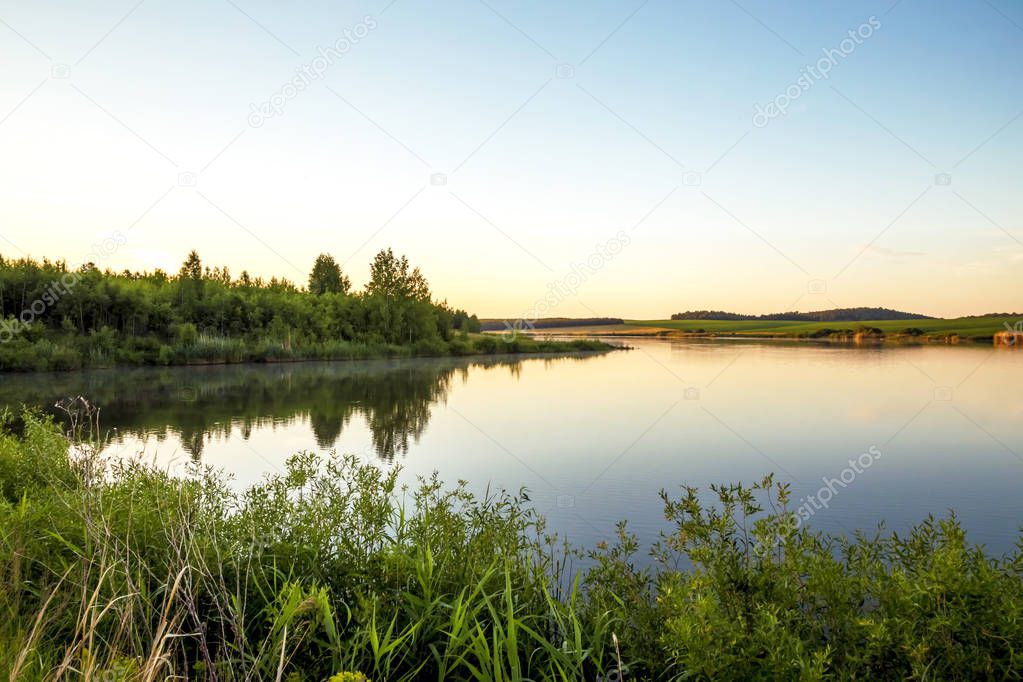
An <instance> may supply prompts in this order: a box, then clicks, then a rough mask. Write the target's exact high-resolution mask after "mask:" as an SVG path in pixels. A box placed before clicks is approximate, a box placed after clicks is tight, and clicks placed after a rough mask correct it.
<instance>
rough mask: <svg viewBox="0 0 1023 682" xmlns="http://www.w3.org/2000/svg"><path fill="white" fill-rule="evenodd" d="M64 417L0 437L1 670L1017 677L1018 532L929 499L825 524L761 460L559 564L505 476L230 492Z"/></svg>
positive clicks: (331, 475) (337, 473)
mask: <svg viewBox="0 0 1023 682" xmlns="http://www.w3.org/2000/svg"><path fill="white" fill-rule="evenodd" d="M76 423H77V424H79V426H80V425H81V424H83V422H81V421H79V422H76ZM85 423H87V422H85ZM78 432H79V436H78V437H74V438H72V439H71V441H74V442H73V443H72V442H70V441H69V440H68V439H67V438H66V437H65V436H64V435H63V434H61V433H60V432H59V431H58V429H57V428H56V427H55V426H54V424H53V423H51V422H50V421H48V420H45V419H42V418H40V417H38V416H35V415H32V414H28V415H25V417H24V428H23V430H22V433H21V435H19V436H15V435H13V434H10V433H5V434H3V435H0V492H2V500H0V563H2V564H3V565H2V571H0V580H2V583H0V609H2V615H3V619H2V621H0V668H2V670H3V672H5V673H7V674H8V675H9V676H10V678H11V679H56V678H61V677H64V678H66V677H76V676H84V677H86V678H92V679H103V680H122V679H123V680H135V679H139V680H151V679H164V678H166V677H168V676H178V677H180V678H183V679H219V680H234V679H294V680H317V681H321V680H327V679H331V680H338V681H340V680H346V681H347V680H353V681H354V680H364V679H369V680H402V679H404V680H415V679H476V680H498V679H499V680H516V679H526V678H530V679H565V680H576V679H580V680H582V679H585V680H594V679H621V678H624V679H637V680H638V679H664V680H674V679H692V678H695V679H722V678H734V679H757V678H760V679H778V678H782V679H791V678H803V679H824V678H839V679H848V678H854V677H856V678H878V679H906V678H916V679H955V678H960V679H965V678H976V677H981V678H1018V677H1019V676H1020V670H1021V662H1020V660H1019V655H1020V654H1019V652H1020V651H1021V650H1023V617H1021V616H1023V581H1021V575H1020V569H1021V567H1023V561H1021V556H1020V553H1019V551H1017V552H1016V553H1015V555H1014V556H1012V557H1009V558H1005V559H992V558H989V557H986V556H985V555H984V553H983V552H982V550H980V549H978V548H975V547H970V546H969V545H968V544H967V542H966V539H965V537H964V534H963V532H962V530H961V529H960V527H959V524H958V523H957V521H956V520H955V518H948V519H944V520H940V521H936V520H933V519H928V520H927V521H925V522H924V523H923V524H922V525H920V526H919V527H917V528H916V529H914V530H913V531H912V532H911V533H910V534H909V535H907V536H906V537H899V536H896V535H882V534H878V535H877V536H874V537H865V536H857V537H854V538H851V539H834V538H828V537H825V536H822V535H820V534H817V533H813V532H811V531H809V530H807V529H805V528H796V527H795V523H794V516H793V515H792V514H791V513H790V512H788V511H787V510H786V502H787V490H786V489H785V487H784V486H779V485H776V484H774V483H773V482H772V481H771V479H770V477H768V478H766V479H765V480H763V481H761V482H759V483H757V484H755V485H753V486H749V487H745V486H739V485H736V486H726V487H719V488H715V489H714V491H715V493H716V499H715V501H714V503H713V504H707V503H705V502H704V501H701V498H700V497H698V495H697V491H696V490H695V489H685V490H684V491H683V494H682V495H681V496H680V497H679V498H677V499H676V498H674V497H672V496H669V495H667V494H664V495H663V496H664V505H665V515H666V518H667V520H668V521H669V522H670V525H671V528H672V530H671V532H670V533H666V534H665V536H664V538H663V539H662V541H661V543H660V544H659V545H658V546H657V547H655V548H654V550H653V552H652V561H642V562H641V561H639V560H638V559H637V556H638V554H639V547H638V543H637V541H636V539H635V537H633V536H632V535H630V534H629V532H628V531H627V528H626V526H625V524H624V523H623V524H622V525H621V526H620V527H619V532H618V538H617V540H616V541H615V542H614V543H610V544H606V545H602V546H599V547H597V548H596V549H594V550H593V551H591V552H589V553H588V555H589V560H588V562H587V564H588V565H589V566H590V568H589V569H588V570H587V571H586V572H585V574H583V575H572V574H569V572H568V571H567V570H566V567H567V565H568V559H569V557H570V556H572V555H573V554H576V552H574V551H572V550H567V549H566V548H565V547H564V546H562V545H561V544H559V543H558V542H557V541H556V540H555V539H554V538H552V537H550V536H549V535H548V534H547V533H546V532H545V530H544V525H543V520H542V519H541V518H539V517H538V516H537V515H536V514H535V513H534V512H533V511H532V510H531V509H530V508H529V506H528V505H527V503H526V500H525V496H524V495H522V494H519V495H510V494H504V493H502V494H497V495H487V496H484V497H482V498H480V497H476V496H474V495H472V494H470V493H469V492H467V490H466V489H465V486H464V485H459V486H456V487H454V488H445V487H444V486H443V485H442V484H441V483H440V482H439V481H437V480H436V478H431V479H426V480H421V481H420V482H419V484H418V485H417V486H416V487H415V488H414V489H403V488H399V487H398V485H397V483H396V472H394V471H381V470H380V469H379V468H377V467H375V466H372V465H367V464H362V463H360V462H359V461H357V460H356V459H355V458H353V457H341V456H336V457H334V456H332V457H326V458H323V457H319V456H316V455H313V454H309V453H302V454H299V455H296V456H294V457H292V458H291V459H290V460H289V462H288V465H287V469H286V471H284V472H282V473H278V474H271V475H269V476H267V477H266V479H265V480H264V481H263V482H261V483H260V484H258V485H256V486H253V487H252V488H250V489H248V490H246V491H244V492H242V493H238V492H235V491H234V490H233V489H232V488H231V487H230V486H229V485H228V481H226V480H225V479H224V478H223V477H222V476H221V475H220V474H218V473H217V472H214V471H212V470H210V469H208V468H196V469H195V470H194V471H193V472H191V475H190V476H189V477H187V478H183V479H182V478H174V477H171V476H169V475H167V474H166V473H165V472H162V471H159V470H157V469H154V468H152V467H150V466H146V465H143V464H140V463H137V462H113V461H103V460H101V459H100V458H99V457H98V456H97V455H96V454H95V448H94V447H92V446H90V445H89V444H88V442H87V441H88V439H87V438H85V439H82V438H81V437H80V436H81V434H82V433H83V432H87V430H85V429H83V428H78ZM69 446H70V447H69ZM762 507H764V508H762ZM680 562H681V563H680ZM680 565H685V566H687V568H686V569H684V570H682V569H680V568H678V566H680Z"/></svg>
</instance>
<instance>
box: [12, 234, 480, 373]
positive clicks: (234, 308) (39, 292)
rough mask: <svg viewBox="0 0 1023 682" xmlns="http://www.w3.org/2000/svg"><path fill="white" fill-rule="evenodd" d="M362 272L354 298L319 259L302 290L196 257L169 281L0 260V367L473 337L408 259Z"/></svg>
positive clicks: (470, 320) (158, 275)
mask: <svg viewBox="0 0 1023 682" xmlns="http://www.w3.org/2000/svg"><path fill="white" fill-rule="evenodd" d="M370 273H371V275H370V280H369V282H367V284H366V286H365V287H364V288H363V289H362V290H361V291H356V290H353V289H352V286H351V281H350V279H349V277H348V276H347V275H346V274H345V273H344V272H343V271H342V269H341V267H340V266H339V265H338V263H337V261H335V260H334V258H333V257H331V256H330V255H327V254H322V255H320V256H319V257H318V258H317V259H316V262H315V264H314V265H313V268H312V271H311V272H310V275H309V280H308V286H307V287H305V288H300V287H299V286H297V285H296V284H294V283H292V282H290V281H288V280H286V279H278V278H276V277H274V278H271V279H270V280H268V281H267V280H263V279H262V278H259V277H252V276H250V275H249V274H248V273H247V272H242V273H241V275H240V276H239V277H232V275H231V273H230V272H229V270H228V268H226V267H212V268H211V267H209V266H206V265H205V264H204V263H203V262H202V260H201V259H200V257H199V254H198V252H196V251H192V252H191V253H189V254H188V257H187V258H186V259H185V261H184V263H183V264H182V266H181V269H180V270H179V271H178V273H177V274H176V275H170V274H168V273H166V272H163V271H161V270H155V271H152V272H142V273H139V272H130V271H127V270H126V271H123V272H120V273H116V272H112V271H110V270H105V271H101V270H99V269H98V268H96V267H95V266H93V265H92V264H91V263H89V264H86V265H83V266H82V267H81V268H77V269H69V267H68V265H67V263H66V262H64V261H57V262H51V261H49V260H45V259H44V260H42V261H41V262H37V261H35V260H32V259H29V258H21V259H17V260H6V259H4V258H3V257H2V256H0V369H41V368H42V369H67V368H74V367H75V366H91V365H96V364H103V363H102V362H96V361H95V360H96V358H97V356H104V355H108V356H112V357H113V356H121V357H120V361H121V362H127V363H128V364H143V363H145V362H149V361H151V360H152V361H154V362H160V364H173V363H175V362H176V361H177V360H180V359H181V358H178V357H176V355H178V354H179V352H180V351H181V350H182V349H183V348H195V347H198V346H202V345H203V344H205V345H206V346H210V347H211V348H212V347H214V346H215V347H217V348H222V349H230V348H232V347H235V346H237V347H239V348H242V347H251V346H255V345H259V346H261V347H265V348H267V349H271V350H274V351H275V352H279V353H284V354H287V353H289V352H292V351H294V350H295V349H298V348H302V347H306V348H308V347H311V346H315V345H317V344H320V345H322V344H339V343H341V344H362V345H367V346H381V345H397V346H414V345H416V344H419V345H427V346H429V345H430V344H443V343H445V342H448V341H451V340H452V339H453V338H454V337H455V336H457V335H458V334H460V333H470V332H478V331H479V329H480V324H479V320H478V318H477V317H476V316H475V315H470V314H468V313H467V312H466V311H464V310H456V309H453V308H451V307H450V306H448V305H447V303H446V302H438V301H435V300H434V299H433V295H432V293H431V291H430V286H429V283H428V282H427V280H426V278H425V277H424V276H423V274H422V272H421V271H420V270H419V268H416V267H412V266H411V265H410V263H409V261H408V259H407V258H406V257H405V256H397V255H395V254H394V252H393V251H392V250H391V249H386V250H382V251H380V252H379V253H377V254H376V256H375V257H374V258H373V261H372V263H371V265H370ZM40 354H44V355H45V356H46V360H47V362H46V363H44V364H45V365H46V366H40V365H39V362H37V361H38V360H39V357H37V356H39V355H40ZM161 356H162V357H161ZM210 359H213V358H210ZM90 360H91V361H90ZM114 364H117V363H114ZM22 365H26V366H22ZM64 365H67V366H66V367H65V366H64Z"/></svg>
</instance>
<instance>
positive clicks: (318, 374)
mask: <svg viewBox="0 0 1023 682" xmlns="http://www.w3.org/2000/svg"><path fill="white" fill-rule="evenodd" d="M629 343H630V344H631V345H632V346H633V349H632V350H628V351H616V352H613V353H608V354H597V355H588V356H583V357H567V358H565V357H561V358H546V357H545V358H538V357H528V356H515V357H495V358H485V359H484V358H469V359H464V358H463V359H415V360H400V361H366V362H341V363H296V364H279V365H250V366H216V367H181V368H140V369H118V370H103V371H91V372H80V373H69V374H36V375H6V376H3V377H2V384H0V404H6V405H12V406H16V405H18V404H19V403H22V402H26V403H29V404H33V405H38V406H43V407H46V408H49V407H51V406H52V405H53V403H54V402H55V401H56V400H57V399H59V398H61V397H67V396H75V395H83V396H86V397H88V398H89V399H90V400H92V401H93V402H94V403H96V404H98V405H99V406H100V407H101V408H102V413H101V423H102V427H103V428H104V429H108V430H110V432H111V437H112V440H111V443H110V445H109V446H108V447H107V449H106V451H107V453H109V454H114V455H135V454H142V455H143V456H144V457H147V458H151V459H154V460H155V461H157V462H158V463H160V465H161V466H165V467H170V468H172V469H173V470H175V471H183V470H184V465H185V464H186V463H187V462H189V461H191V460H201V461H202V462H204V463H207V464H211V465H214V466H216V467H221V468H223V469H225V470H226V471H228V472H230V473H231V474H232V475H233V476H234V477H235V479H236V481H237V484H238V485H246V484H248V483H251V482H253V481H255V480H258V478H259V477H260V476H262V475H263V474H264V473H266V472H268V471H274V470H279V469H281V468H282V466H283V463H284V461H285V460H286V459H287V457H288V455H289V454H291V453H294V452H296V451H299V450H303V449H309V450H320V451H330V450H332V449H336V450H338V451H343V452H352V453H356V454H358V455H359V456H360V457H362V458H365V459H366V460H371V461H375V462H378V463H379V464H380V465H381V466H390V465H392V464H400V465H401V466H402V467H404V472H403V477H404V478H405V479H406V480H413V479H414V477H416V476H420V475H428V474H429V473H430V472H432V471H437V472H439V473H440V476H441V478H442V479H443V480H445V481H448V482H452V483H453V482H455V481H456V480H458V479H464V480H466V481H468V482H469V485H470V488H471V489H473V490H476V491H484V490H485V489H486V488H487V486H488V485H489V486H490V487H491V488H492V489H494V488H502V487H503V488H507V489H509V490H513V491H518V490H519V489H520V488H521V487H526V488H527V489H528V491H529V495H530V498H531V500H532V502H533V504H534V505H535V506H536V508H537V509H538V510H539V511H541V512H542V513H543V514H545V515H546V517H547V518H548V521H549V525H550V526H551V528H552V529H554V530H557V531H559V532H561V533H563V534H566V535H567V536H568V537H569V538H570V539H571V540H572V541H573V542H574V543H576V544H578V545H582V546H591V545H592V544H593V543H595V542H596V541H597V540H599V539H602V538H606V537H608V536H609V535H610V534H611V532H612V531H613V529H614V524H615V522H616V521H618V520H619V519H623V518H627V519H629V522H630V527H631V528H632V529H633V530H634V531H636V532H638V533H639V534H640V535H641V537H642V538H643V539H644V540H645V541H651V540H654V539H656V536H657V533H658V532H659V531H660V530H661V528H662V527H663V523H662V518H661V504H660V500H659V499H658V496H657V493H658V491H659V490H661V489H662V488H664V489H668V490H669V491H677V490H678V486H679V485H681V484H689V485H696V486H700V487H705V486H707V485H708V484H710V483H727V482H734V481H740V480H741V481H744V482H750V481H753V480H755V479H759V478H761V477H762V476H763V475H764V474H765V473H767V472H772V471H773V472H774V473H775V474H776V476H777V478H778V479H779V480H781V481H784V482H788V483H790V484H791V486H792V490H793V502H794V504H793V506H794V507H802V508H803V509H804V511H805V516H806V517H807V518H809V519H810V520H809V523H810V524H811V525H812V526H813V527H816V528H820V529H823V530H827V531H831V532H836V533H848V532H851V531H852V530H854V529H857V528H862V529H867V530H871V529H873V528H874V527H875V526H876V524H877V523H878V521H880V520H882V519H884V520H886V521H887V527H888V528H890V529H892V530H897V531H902V530H904V529H906V528H907V527H909V526H910V525H912V524H913V523H915V522H918V521H920V520H922V519H923V518H924V517H926V516H927V515H928V514H935V515H943V514H945V513H946V512H947V510H949V509H954V510H955V511H956V513H957V514H958V516H959V517H960V519H961V521H962V522H963V524H964V526H965V527H966V528H967V530H968V532H969V538H970V539H971V540H972V541H974V542H977V543H983V544H985V545H986V546H988V547H989V548H990V549H992V550H994V551H996V552H999V553H1000V552H1004V551H1007V550H1009V549H1010V548H1011V547H1012V545H1013V544H1014V542H1015V539H1016V537H1017V530H1018V528H1019V527H1020V526H1021V525H1023V524H1021V522H1023V495H1020V490H1021V488H1023V444H1021V438H1020V437H1021V435H1023V394H1021V388H1023V352H1019V351H1018V350H1014V349H996V348H991V347H980V346H977V347H971V346H963V347H945V346H941V347H938V346H901V347H851V346H837V345H836V346H833V345H823V344H822V345H818V344H811V343H801V342H755V341H745V340H727V341H726V340H714V341H690V340H686V341H668V340H646V339H642V340H641V339H636V340H629ZM850 460H852V462H850ZM824 479H829V480H830V483H828V482H826V481H825V480H824ZM825 487H826V488H827V490H828V492H824V490H822V489H823V488H825ZM809 495H813V496H814V501H813V502H811V501H810V500H807V499H803V498H805V497H806V496H809ZM825 498H827V499H825ZM825 503H826V504H825Z"/></svg>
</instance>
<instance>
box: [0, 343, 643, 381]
mask: <svg viewBox="0 0 1023 682" xmlns="http://www.w3.org/2000/svg"><path fill="white" fill-rule="evenodd" d="M483 338H487V337H483ZM476 340H477V339H473V340H472V341H476ZM480 340H481V339H480ZM528 342H529V345H523V344H521V343H518V342H514V343H507V344H500V345H495V344H493V343H490V342H489V339H488V341H486V342H484V343H483V345H482V346H481V345H477V344H476V343H472V345H471V346H470V347H458V348H456V347H450V348H448V349H447V352H425V353H417V352H415V349H414V348H412V347H405V346H395V347H392V348H385V347H381V348H379V349H375V350H373V351H370V352H367V353H365V354H359V353H353V354H350V355H337V356H330V355H322V356H316V355H311V356H308V357H303V356H301V355H295V356H291V357H284V356H277V357H241V358H239V359H234V358H232V357H214V358H184V359H183V361H172V362H168V363H161V362H116V361H115V362H112V363H109V364H107V363H104V364H97V365H82V366H79V367H68V368H52V367H46V368H34V367H23V368H21V367H19V368H5V369H0V376H5V375H20V374H69V373H75V372H85V371H93V370H110V369H139V368H160V367H223V366H240V365H249V366H257V365H278V364H281V365H283V364H292V363H307V362H359V361H373V360H415V359H431V358H432V359H441V358H452V359H457V358H486V357H497V356H523V357H545V356H546V357H550V356H572V355H585V354H599V353H607V352H611V351H616V350H628V346H621V345H616V344H611V343H606V342H604V341H601V340H599V339H586V338H581V337H580V338H578V339H571V340H560V341H556V340H552V339H542V338H541V339H536V338H531V337H530V338H528Z"/></svg>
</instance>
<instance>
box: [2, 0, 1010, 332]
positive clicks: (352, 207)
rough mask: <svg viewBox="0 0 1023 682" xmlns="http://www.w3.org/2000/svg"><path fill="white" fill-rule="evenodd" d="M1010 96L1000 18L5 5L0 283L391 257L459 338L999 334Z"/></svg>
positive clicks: (556, 7) (525, 7) (360, 5)
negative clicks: (552, 330)
mask: <svg viewBox="0 0 1023 682" xmlns="http://www.w3.org/2000/svg"><path fill="white" fill-rule="evenodd" d="M1021 74H1023V6H1021V5H1020V4H1019V3H1013V2H1010V1H1009V0H976V1H973V0H962V1H957V2H950V1H943V0H938V1H936V2H925V1H924V0H897V1H896V0H886V1H885V2H869V1H868V2H856V3H849V2H838V1H830V2H792V3H776V2H770V1H767V0H736V1H734V2H733V1H730V0H729V1H726V0H721V1H719V2H695V1H692V2H689V1H669V0H645V1H644V0H638V1H631V2H625V1H622V2H608V1H590V2H581V1H578V2H576V1H573V2H549V1H548V2H542V1H532V0H529V1H522V2H511V1H509V0H452V1H449V2H443V3H435V2H423V1H422V0H355V1H351V2H344V1H339V0H331V1H330V2H326V1H312V0H309V1H297V2H291V3H279V2H271V1H269V0H204V1H203V2H198V1H195V0H175V1H173V2H172V1H170V0H141V1H139V0H125V1H123V2H122V1H119V0H118V1H113V0H109V1H105V2H91V3H80V2H76V3H72V2H50V1H48V0H39V1H36V2H31V3H28V2H15V1H14V0H0V159H2V162H0V254H2V255H3V256H4V257H8V258H10V257H18V256H22V255H29V256H32V257H35V258H42V257H48V258H50V259H51V260H53V259H65V260H67V261H68V262H69V263H71V264H79V263H83V262H86V261H93V262H96V263H97V264H98V265H99V266H100V267H104V268H107V267H109V268H112V269H114V270H122V269H124V268H129V269H132V270H152V269H154V268H162V269H164V270H167V271H171V272H176V271H177V269H178V267H179V266H180V263H181V262H182V260H184V258H185V256H186V255H187V252H188V251H189V250H190V249H193V248H195V249H198V250H199V252H200V254H201V256H202V258H203V261H204V262H205V263H206V264H207V265H226V266H227V267H228V268H229V269H230V271H231V272H232V273H233V274H235V275H237V274H239V273H240V272H241V271H242V270H247V271H248V272H249V273H251V274H253V275H261V276H264V277H270V276H274V275H276V276H278V277H286V278H288V279H291V280H292V281H295V282H298V283H300V284H302V283H304V282H305V281H306V278H307V276H308V271H309V269H310V268H311V266H312V263H313V261H314V259H315V258H316V256H317V254H319V253H323V252H326V253H330V254H332V255H334V257H335V258H336V259H337V260H338V261H339V262H340V263H343V267H344V269H345V271H346V272H347V273H348V274H349V275H350V277H351V278H352V281H353V283H354V284H355V285H357V286H361V285H362V284H363V283H364V282H365V281H366V279H367V276H368V271H369V268H368V264H369V261H370V259H371V258H372V257H373V254H374V253H375V252H377V251H379V250H380V249H384V248H388V247H391V248H393V249H394V250H395V251H396V252H399V253H403V254H406V255H407V256H408V258H409V260H410V261H411V262H412V263H413V264H415V265H417V266H419V267H420V268H421V269H422V271H423V273H424V274H425V275H426V277H427V278H428V280H429V281H430V283H431V286H432V289H433V292H434V294H435V296H436V297H437V298H438V299H446V300H447V301H448V302H449V303H450V304H451V305H453V306H456V307H460V308H465V309H467V310H470V311H472V312H475V313H477V314H479V315H480V316H481V317H523V316H542V317H547V316H571V317H590V316H616V317H626V318H640V319H646V318H665V317H667V316H669V315H670V314H671V313H674V312H678V311H682V310H691V309H719V310H730V311H736V312H744V313H766V312H778V311H783V310H817V309H823V308H833V307H853V306H885V307H890V308H896V309H901V310H907V311H912V312H919V313H924V314H930V315H938V316H957V315H964V314H978V313H985V312H1002V311H1007V312H1010V311H1017V310H1021V309H1023V296H1021V294H1020V286H1019V281H1020V272H1021V271H1023V270H1021V268H1023V211H1021V208H1023V192H1021V191H1020V189H1021V187H1023V165H1021V164H1020V163H1019V159H1020V158H1021V156H1023V154H1021V151H1023V87H1021V85H1023V82H1021ZM105 240H106V241H105ZM104 243H106V244H107V248H104V247H103V246H102V245H103V244H104Z"/></svg>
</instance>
